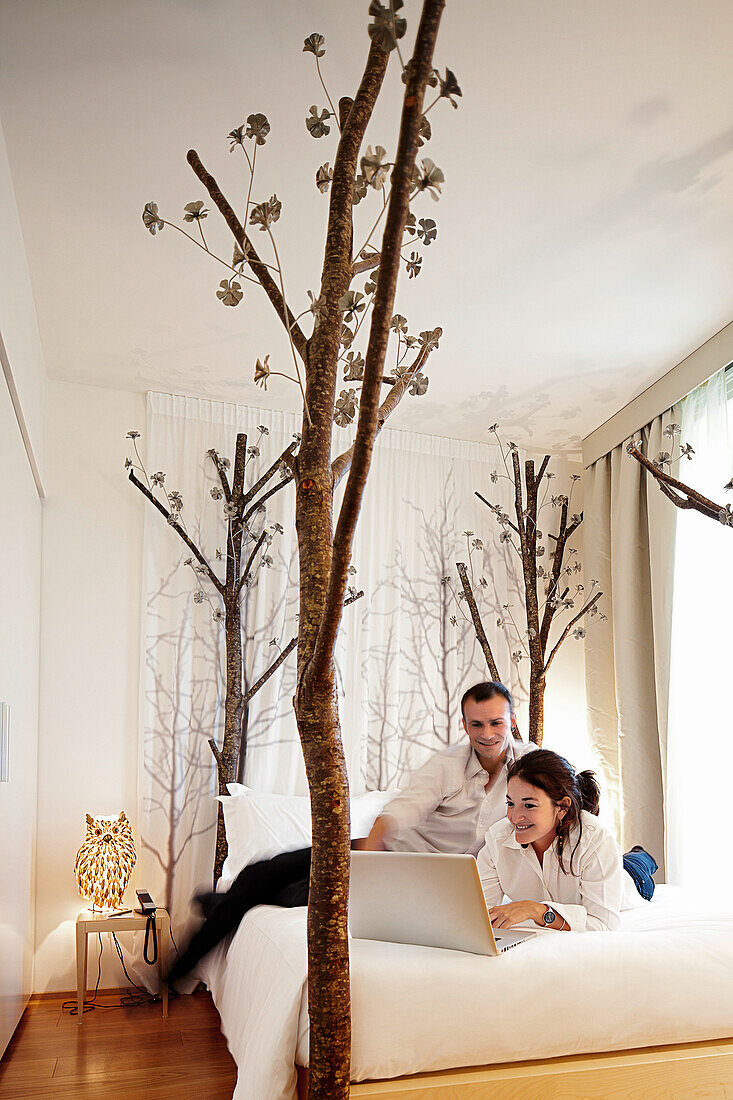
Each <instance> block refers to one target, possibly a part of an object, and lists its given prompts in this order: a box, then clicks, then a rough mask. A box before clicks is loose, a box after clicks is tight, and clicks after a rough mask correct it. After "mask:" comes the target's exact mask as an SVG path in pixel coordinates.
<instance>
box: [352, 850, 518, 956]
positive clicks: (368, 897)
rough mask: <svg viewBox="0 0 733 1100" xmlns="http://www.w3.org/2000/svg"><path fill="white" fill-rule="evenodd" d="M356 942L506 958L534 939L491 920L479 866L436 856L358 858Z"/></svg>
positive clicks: (355, 865)
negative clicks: (504, 955) (382, 942)
mask: <svg viewBox="0 0 733 1100" xmlns="http://www.w3.org/2000/svg"><path fill="white" fill-rule="evenodd" d="M349 931H350V932H351V935H352V936H353V938H354V939H359V940H387V941H390V942H392V943H414V944H420V945H422V946H424V947H445V948H448V949H449V950H452V951H469V952H471V953H473V954H475V955H500V954H501V953H502V952H504V951H508V950H510V948H512V947H516V946H517V945H518V944H520V943H523V942H524V940H526V939H529V937H530V936H534V934H535V933H534V932H532V931H529V930H523V929H519V930H517V929H513V928H512V929H507V928H502V929H497V930H496V931H494V929H492V927H491V921H490V920H489V913H488V910H487V908H486V901H485V900H484V895H483V891H482V889H481V880H480V878H479V874H478V867H477V866H476V860H475V859H474V857H473V856H470V855H444V854H440V853H435V854H433V853H432V852H352V853H351V888H350V892H349Z"/></svg>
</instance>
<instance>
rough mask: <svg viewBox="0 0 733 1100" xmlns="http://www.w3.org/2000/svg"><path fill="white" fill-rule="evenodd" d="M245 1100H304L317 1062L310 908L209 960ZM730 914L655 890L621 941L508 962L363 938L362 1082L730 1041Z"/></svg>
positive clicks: (534, 942)
mask: <svg viewBox="0 0 733 1100" xmlns="http://www.w3.org/2000/svg"><path fill="white" fill-rule="evenodd" d="M198 974H199V976H200V977H202V978H203V980H204V981H205V982H206V984H207V985H208V986H209V988H210V989H211V991H212V994H213V997H214V1001H215V1003H216V1006H217V1008H218V1010H219V1013H220V1015H221V1019H222V1030H223V1032H224V1034H225V1036H226V1038H227V1041H228V1043H229V1049H230V1050H231V1052H232V1055H233V1057H234V1059H235V1061H236V1063H237V1066H238V1069H239V1075H238V1082H237V1087H236V1090H235V1093H234V1098H235V1100H293V1097H294V1096H295V1095H296V1074H295V1069H294V1064H295V1063H296V1062H298V1063H300V1064H302V1065H307V1064H308V1011H307V987H306V977H307V974H306V910H305V909H279V908H275V907H271V906H259V907H258V908H256V909H253V910H252V911H251V912H250V913H248V914H247V916H246V917H245V919H244V920H243V921H242V924H241V925H240V927H239V929H238V931H237V932H236V933H235V934H234V936H233V938H232V939H231V942H230V943H229V945H228V947H227V946H226V945H221V946H220V947H218V948H217V949H216V950H215V951H213V952H211V953H210V955H209V956H208V957H207V958H206V959H205V960H204V961H203V963H202V964H200V966H199V970H198ZM731 975H733V906H730V905H729V906H723V905H720V904H718V905H717V906H716V905H715V903H708V902H701V901H699V900H694V899H692V898H691V897H690V896H689V895H687V894H685V893H684V892H683V891H681V890H677V889H675V888H674V887H658V888H657V892H656V895H655V899H654V901H653V902H651V903H649V904H645V905H644V906H643V907H640V908H637V909H633V910H630V911H628V912H623V913H622V914H621V929H620V930H619V931H617V932H588V933H582V934H581V933H561V932H553V931H546V932H545V931H541V932H538V934H537V936H535V937H533V938H532V939H531V940H529V941H527V942H526V943H524V944H521V945H520V946H518V947H517V948H515V949H513V950H511V951H509V952H507V953H506V954H505V955H500V956H498V957H497V958H484V957H481V956H477V955H469V954H465V953H463V952H460V951H444V950H439V949H433V948H427V947H413V946H408V945H405V944H391V943H379V942H375V941H368V940H352V943H351V989H352V1079H353V1080H354V1081H362V1080H368V1079H379V1078H382V1077H397V1076H400V1075H401V1074H409V1073H418V1072H420V1071H426V1070H437V1069H448V1068H452V1067H456V1066H474V1065H486V1064H488V1063H492V1062H510V1061H517V1060H523V1059H528V1058H550V1057H554V1056H559V1055H564V1054H578V1053H583V1052H589V1051H606V1050H623V1049H626V1048H632V1047H639V1046H651V1045H655V1046H656V1045H662V1044H665V1043H681V1042H694V1041H695V1040H700V1039H714V1038H722V1037H726V1036H729V1035H733V979H732V978H731Z"/></svg>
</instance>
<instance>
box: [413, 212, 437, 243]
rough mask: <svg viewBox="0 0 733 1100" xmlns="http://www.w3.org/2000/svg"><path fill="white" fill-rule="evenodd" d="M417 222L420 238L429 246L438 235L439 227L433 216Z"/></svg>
mask: <svg viewBox="0 0 733 1100" xmlns="http://www.w3.org/2000/svg"><path fill="white" fill-rule="evenodd" d="M417 224H418V228H417V230H416V232H417V235H418V238H419V239H420V240H421V241H422V243H423V245H424V246H425V247H426V248H427V246H428V245H429V244H432V242H433V241H434V240H435V238H436V237H437V236H438V227H437V226H436V224H435V222H434V221H433V219H432V218H420V221H419V222H418V223H417Z"/></svg>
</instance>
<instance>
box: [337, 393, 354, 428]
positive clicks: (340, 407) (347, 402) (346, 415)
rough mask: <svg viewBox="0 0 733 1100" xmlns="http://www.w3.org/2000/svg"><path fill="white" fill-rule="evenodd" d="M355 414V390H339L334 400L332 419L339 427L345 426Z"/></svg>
mask: <svg viewBox="0 0 733 1100" xmlns="http://www.w3.org/2000/svg"><path fill="white" fill-rule="evenodd" d="M355 416H356V390H341V393H340V394H339V398H338V400H337V402H336V412H335V414H334V420H335V421H336V423H337V424H338V426H339V428H345V427H346V425H347V424H350V423H351V421H352V420H353V419H354V417H355Z"/></svg>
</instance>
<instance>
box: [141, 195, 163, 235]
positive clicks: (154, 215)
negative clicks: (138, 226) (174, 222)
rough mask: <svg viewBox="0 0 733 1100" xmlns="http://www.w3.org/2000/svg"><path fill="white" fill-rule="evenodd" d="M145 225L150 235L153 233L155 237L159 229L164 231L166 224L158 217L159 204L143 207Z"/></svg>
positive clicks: (154, 203) (147, 203)
mask: <svg viewBox="0 0 733 1100" xmlns="http://www.w3.org/2000/svg"><path fill="white" fill-rule="evenodd" d="M143 225H144V226H145V228H146V229H147V230H148V232H149V233H152V235H153V236H155V234H156V233H157V232H158V230H159V229H163V228H164V227H165V222H164V221H163V219H162V218H161V217H159V215H158V204H157V202H146V203H145V206H144V207H143Z"/></svg>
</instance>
